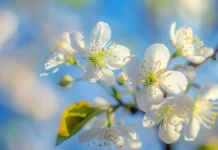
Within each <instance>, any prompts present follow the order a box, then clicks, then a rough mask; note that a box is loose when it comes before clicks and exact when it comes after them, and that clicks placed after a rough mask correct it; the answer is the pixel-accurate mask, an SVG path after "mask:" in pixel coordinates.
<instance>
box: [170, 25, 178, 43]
mask: <svg viewBox="0 0 218 150" xmlns="http://www.w3.org/2000/svg"><path fill="white" fill-rule="evenodd" d="M175 29H176V22H173V23H172V24H171V26H170V39H171V42H172V44H173V45H174V46H175V45H176V43H177V39H176V37H175Z"/></svg>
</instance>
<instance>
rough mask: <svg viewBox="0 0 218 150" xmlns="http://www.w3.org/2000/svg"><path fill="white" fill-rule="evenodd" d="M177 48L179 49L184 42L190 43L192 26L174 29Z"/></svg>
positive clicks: (191, 40)
mask: <svg viewBox="0 0 218 150" xmlns="http://www.w3.org/2000/svg"><path fill="white" fill-rule="evenodd" d="M176 39H177V48H178V49H180V48H181V47H182V46H185V45H186V44H191V43H192V42H193V31H192V28H190V27H187V28H179V29H178V30H177V31H176Z"/></svg>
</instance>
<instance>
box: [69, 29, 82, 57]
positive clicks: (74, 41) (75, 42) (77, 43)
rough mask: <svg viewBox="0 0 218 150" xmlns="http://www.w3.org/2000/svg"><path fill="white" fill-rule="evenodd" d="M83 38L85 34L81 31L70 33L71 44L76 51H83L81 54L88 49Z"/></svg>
mask: <svg viewBox="0 0 218 150" xmlns="http://www.w3.org/2000/svg"><path fill="white" fill-rule="evenodd" d="M83 39H84V36H83V35H82V34H81V33H80V32H72V33H70V44H71V46H72V47H73V49H75V51H77V52H80V53H82V54H81V55H83V53H84V52H85V49H86V46H85V43H84V41H83Z"/></svg>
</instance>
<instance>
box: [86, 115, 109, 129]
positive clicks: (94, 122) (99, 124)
mask: <svg viewBox="0 0 218 150" xmlns="http://www.w3.org/2000/svg"><path fill="white" fill-rule="evenodd" d="M105 120H106V117H104V118H98V117H94V118H92V119H91V120H90V121H89V122H88V123H86V125H85V126H84V127H83V129H86V130H88V129H91V128H104V127H105Z"/></svg>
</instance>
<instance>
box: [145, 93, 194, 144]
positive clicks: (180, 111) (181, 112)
mask: <svg viewBox="0 0 218 150" xmlns="http://www.w3.org/2000/svg"><path fill="white" fill-rule="evenodd" d="M189 103H190V98H189V97H187V96H185V95H181V94H180V95H177V96H176V97H175V98H171V97H168V98H165V99H164V102H163V103H161V104H160V105H158V107H156V109H155V110H153V111H151V112H147V113H146V114H145V116H144V119H143V126H144V127H153V126H155V125H158V127H159V128H158V129H159V130H158V135H159V137H160V138H161V140H162V141H164V142H165V143H167V144H170V143H173V142H175V141H177V140H178V139H179V137H180V131H181V130H182V123H183V121H184V120H185V118H186V115H187V112H188V111H187V110H188V108H189V107H188V106H189V105H190V104H189Z"/></svg>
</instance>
